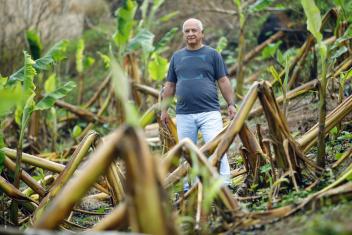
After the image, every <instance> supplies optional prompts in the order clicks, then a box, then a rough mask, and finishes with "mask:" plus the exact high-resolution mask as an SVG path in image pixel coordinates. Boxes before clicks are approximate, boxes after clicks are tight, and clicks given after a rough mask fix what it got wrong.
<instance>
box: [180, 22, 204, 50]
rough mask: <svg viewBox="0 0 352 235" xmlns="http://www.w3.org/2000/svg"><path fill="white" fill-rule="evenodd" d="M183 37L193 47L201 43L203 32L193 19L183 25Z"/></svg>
mask: <svg viewBox="0 0 352 235" xmlns="http://www.w3.org/2000/svg"><path fill="white" fill-rule="evenodd" d="M183 37H184V39H185V42H186V43H187V45H189V46H191V47H194V46H197V45H200V44H201V43H202V40H203V32H202V31H201V30H200V28H199V25H198V24H197V23H196V22H195V21H187V22H186V23H185V25H184V29H183Z"/></svg>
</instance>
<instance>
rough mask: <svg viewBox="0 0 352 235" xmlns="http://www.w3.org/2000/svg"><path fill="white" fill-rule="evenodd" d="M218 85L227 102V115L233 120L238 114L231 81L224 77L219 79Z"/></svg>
mask: <svg viewBox="0 0 352 235" xmlns="http://www.w3.org/2000/svg"><path fill="white" fill-rule="evenodd" d="M218 85H219V88H220V91H221V94H222V96H223V97H224V99H225V100H226V102H227V113H228V115H229V118H230V119H233V118H234V117H235V114H236V109H235V106H234V103H233V90H232V87H231V83H230V80H229V79H228V78H227V77H226V76H224V77H222V78H220V79H218Z"/></svg>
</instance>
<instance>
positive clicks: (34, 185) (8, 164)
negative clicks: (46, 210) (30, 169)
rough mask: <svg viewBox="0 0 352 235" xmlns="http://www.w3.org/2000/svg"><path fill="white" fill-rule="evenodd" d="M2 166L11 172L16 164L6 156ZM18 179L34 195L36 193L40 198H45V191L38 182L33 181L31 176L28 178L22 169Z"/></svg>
mask: <svg viewBox="0 0 352 235" xmlns="http://www.w3.org/2000/svg"><path fill="white" fill-rule="evenodd" d="M4 164H5V167H7V168H8V169H10V170H11V171H12V172H14V171H15V168H16V164H15V163H14V162H13V161H12V160H11V159H9V158H8V157H6V156H5V159H4ZM20 178H21V180H23V182H24V183H25V184H26V185H27V186H29V187H30V188H31V189H32V190H34V191H35V192H36V193H38V194H39V195H40V196H41V197H44V196H45V194H46V190H45V189H44V188H43V187H42V186H41V185H40V184H38V182H37V181H36V180H35V179H33V178H32V176H30V175H29V174H28V173H27V172H26V171H25V170H23V169H22V170H21V172H20Z"/></svg>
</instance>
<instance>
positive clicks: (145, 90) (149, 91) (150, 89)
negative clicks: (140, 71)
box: [132, 83, 160, 98]
mask: <svg viewBox="0 0 352 235" xmlns="http://www.w3.org/2000/svg"><path fill="white" fill-rule="evenodd" d="M132 87H133V88H135V89H137V90H138V91H139V92H142V93H144V94H146V95H150V96H152V97H154V98H158V97H159V93H160V92H159V91H158V90H156V89H155V88H153V87H150V86H146V85H143V84H138V83H132Z"/></svg>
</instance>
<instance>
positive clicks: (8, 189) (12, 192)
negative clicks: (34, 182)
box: [0, 176, 36, 203]
mask: <svg viewBox="0 0 352 235" xmlns="http://www.w3.org/2000/svg"><path fill="white" fill-rule="evenodd" d="M0 188H1V189H2V191H4V193H5V194H6V195H7V196H9V197H10V198H11V199H14V200H16V201H27V202H34V203H36V202H35V201H33V200H32V199H31V198H29V197H27V196H26V195H24V194H23V193H22V192H21V191H20V190H19V189H17V188H16V187H15V186H13V185H12V184H10V183H9V182H8V181H7V180H6V179H4V178H3V177H2V176H0Z"/></svg>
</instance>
